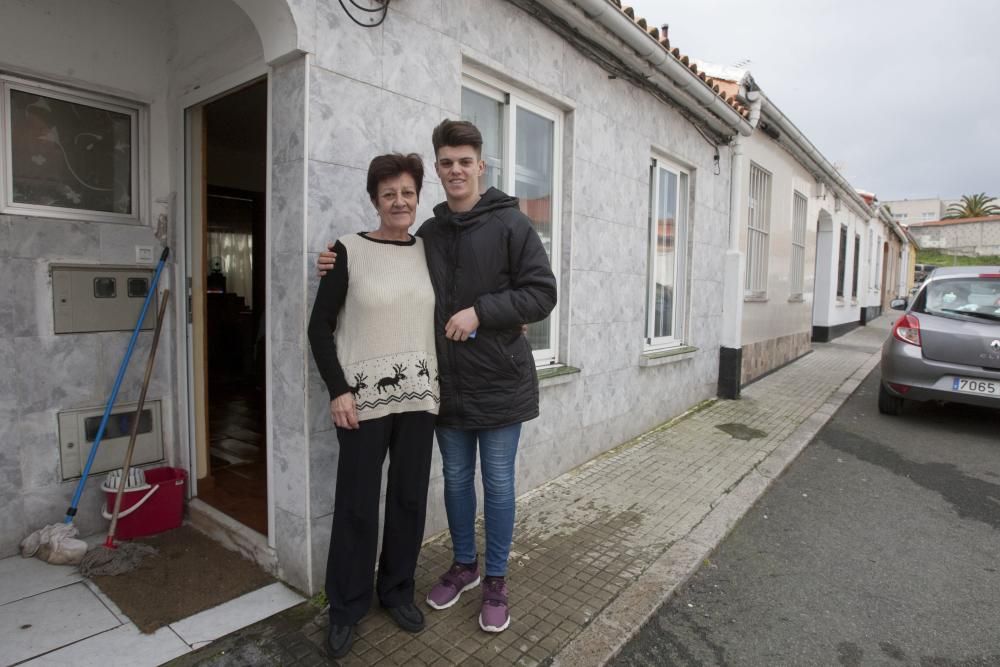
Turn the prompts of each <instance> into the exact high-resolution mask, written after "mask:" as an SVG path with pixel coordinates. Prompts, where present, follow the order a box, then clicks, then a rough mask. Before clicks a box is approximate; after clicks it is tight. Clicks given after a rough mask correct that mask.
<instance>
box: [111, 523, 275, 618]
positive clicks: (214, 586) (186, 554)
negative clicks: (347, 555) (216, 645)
mask: <svg viewBox="0 0 1000 667" xmlns="http://www.w3.org/2000/svg"><path fill="white" fill-rule="evenodd" d="M136 541H137V542H142V543H143V544H149V545H152V546H154V547H156V549H157V550H158V551H159V554H158V555H157V556H147V557H146V558H144V559H143V561H142V565H140V566H139V568H137V569H135V570H133V571H132V572H128V573H126V574H120V575H118V576H116V577H94V578H93V581H94V583H95V584H97V586H98V587H99V588H100V589H101V590H102V591H103V592H104V594H105V595H107V596H108V597H109V598H111V600H112V602H114V603H115V604H116V605H118V608H119V609H121V610H122V611H123V612H124V613H125V615H126V616H128V617H129V619H130V620H131V621H132V622H133V623H135V624H136V626H137V627H138V628H139V630H141V631H142V632H145V633H147V634H148V633H151V632H155V631H156V630H158V629H159V628H162V627H163V626H165V625H169V624H170V623H173V622H175V621H179V620H181V619H182V618H187V617H188V616H192V615H194V614H197V613H198V612H199V611H204V610H206V609H211V608H212V607H215V606H217V605H219V604H222V603H223V602H228V601H229V600H232V599H234V598H237V597H239V596H241V595H243V594H244V593H249V592H250V591H254V590H257V589H258V588H262V587H264V586H267V585H268V584H271V583H274V581H275V579H274V578H273V577H271V575H269V574H267V573H266V572H264V571H263V570H261V569H260V567H258V566H257V564H256V563H253V562H252V561H249V560H247V559H246V558H244V557H243V556H241V555H239V554H238V553H236V552H234V551H230V550H229V549H226V548H225V547H223V546H221V545H220V544H218V543H217V542H215V541H213V540H212V539H210V538H209V537H207V536H205V535H203V534H201V533H199V532H198V531H197V530H195V529H194V528H191V527H189V526H181V527H180V528H177V529H175V530H171V531H168V532H166V533H163V534H162V535H155V536H153V537H145V538H142V539H141V540H136Z"/></svg>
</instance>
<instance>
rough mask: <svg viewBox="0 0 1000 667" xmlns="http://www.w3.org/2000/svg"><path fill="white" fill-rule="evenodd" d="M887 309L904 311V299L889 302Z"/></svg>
mask: <svg viewBox="0 0 1000 667" xmlns="http://www.w3.org/2000/svg"><path fill="white" fill-rule="evenodd" d="M889 307H890V308H892V309H893V310H906V299H893V300H892V301H890V302H889Z"/></svg>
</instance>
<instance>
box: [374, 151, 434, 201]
mask: <svg viewBox="0 0 1000 667" xmlns="http://www.w3.org/2000/svg"><path fill="white" fill-rule="evenodd" d="M402 174H409V175H410V176H412V177H413V183H414V184H415V185H416V186H417V199H419V198H420V188H421V187H423V184H424V162H423V160H421V159H420V156H419V155H417V154H416V153H410V154H409V155H403V154H402V153H388V154H386V155H377V156H375V157H374V158H373V159H372V161H371V163H370V164H369V165H368V196H369V197H371V199H372V202H373V203H374V202H375V200H376V198H377V197H378V184H379V183H381V182H382V181H384V180H386V179H387V178H395V177H397V176H401V175H402Z"/></svg>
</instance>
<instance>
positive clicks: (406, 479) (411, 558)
mask: <svg viewBox="0 0 1000 667" xmlns="http://www.w3.org/2000/svg"><path fill="white" fill-rule="evenodd" d="M435 420H436V416H435V415H432V414H431V413H429V412H404V413H400V414H395V415H389V416H386V417H381V418H379V419H370V420H366V421H363V422H361V423H360V428H358V429H357V430H349V429H342V428H338V429H337V438H338V439H339V440H340V460H339V462H338V465H337V491H336V496H335V499H334V509H333V533H332V536H331V539H330V551H329V554H328V556H327V561H326V595H327V597H328V598H329V600H330V622H331V623H332V624H334V625H354V624H355V623H357V622H358V621H360V620H361V618H362V617H363V616H364V615H365V614H366V613H367V612H368V608H369V606H370V605H371V600H372V591H373V586H372V582H373V580H374V577H375V553H376V551H377V549H378V515H379V511H378V510H379V496H380V495H381V492H382V466H383V463H384V462H385V456H386V453H387V452H388V454H389V480H388V484H387V487H386V495H385V528H384V531H383V533H382V554H381V556H380V557H379V566H378V581H377V584H376V586H375V587H374V588H375V589H376V590H377V592H378V598H379V602H380V603H381V604H382V606H383V607H398V606H400V605H403V604H407V603H412V602H413V589H414V583H413V575H414V571H415V570H416V567H417V556H418V555H419V554H420V543H421V542H422V541H423V536H424V519H425V517H426V515H427V484H428V480H429V478H430V472H431V452H432V443H433V440H434V422H435Z"/></svg>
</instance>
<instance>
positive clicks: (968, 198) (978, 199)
mask: <svg viewBox="0 0 1000 667" xmlns="http://www.w3.org/2000/svg"><path fill="white" fill-rule="evenodd" d="M996 200H997V198H996V197H987V196H986V193H985V192H980V193H979V194H978V195H962V201H961V202H955V203H954V204H952V205H951V206H949V207H948V215H946V216H945V218H946V219H947V218H982V217H985V216H987V215H1000V206H997V205H996V204H994V203H993V202H995V201H996Z"/></svg>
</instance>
